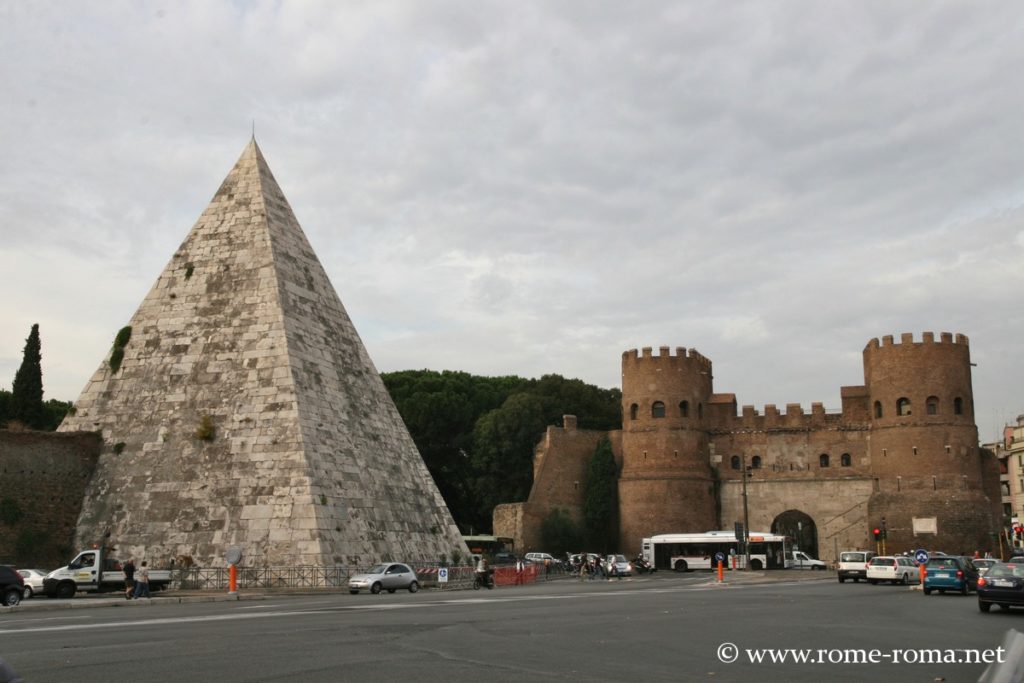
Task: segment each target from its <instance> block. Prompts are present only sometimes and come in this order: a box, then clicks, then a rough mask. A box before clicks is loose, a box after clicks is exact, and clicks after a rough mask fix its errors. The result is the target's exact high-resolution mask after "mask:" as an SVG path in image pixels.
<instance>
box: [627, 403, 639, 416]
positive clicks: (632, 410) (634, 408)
mask: <svg viewBox="0 0 1024 683" xmlns="http://www.w3.org/2000/svg"><path fill="white" fill-rule="evenodd" d="M638 410H640V406H638V405H637V404H635V403H634V404H633V405H631V406H630V407H629V419H630V420H635V419H636V413H637V411H638Z"/></svg>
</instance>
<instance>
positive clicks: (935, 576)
mask: <svg viewBox="0 0 1024 683" xmlns="http://www.w3.org/2000/svg"><path fill="white" fill-rule="evenodd" d="M978 576H979V574H978V568H977V567H975V566H974V562H972V561H971V558H969V557H958V556H955V555H947V556H945V557H941V556H940V557H933V558H931V559H929V560H928V564H926V565H925V575H924V594H925V595H931V592H932V591H933V590H937V591H939V592H940V593H945V592H946V591H956V592H958V593H960V594H961V595H967V594H968V593H970V592H971V591H972V590H976V589H977V588H978Z"/></svg>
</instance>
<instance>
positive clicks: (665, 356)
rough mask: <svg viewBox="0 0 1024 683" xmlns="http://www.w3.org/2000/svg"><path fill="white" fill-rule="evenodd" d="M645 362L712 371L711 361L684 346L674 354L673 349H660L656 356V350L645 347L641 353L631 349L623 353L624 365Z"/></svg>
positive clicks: (679, 347)
mask: <svg viewBox="0 0 1024 683" xmlns="http://www.w3.org/2000/svg"><path fill="white" fill-rule="evenodd" d="M644 362H647V363H649V362H655V363H670V364H673V365H688V366H695V367H697V368H698V369H701V370H710V368H711V359H710V358H707V357H706V356H703V355H701V354H700V353H699V352H698V351H697V349H687V348H685V347H682V346H677V347H676V348H675V353H672V349H671V348H670V347H668V346H661V347H658V355H657V356H655V355H654V349H653V348H652V347H650V346H645V347H643V348H642V349H640V350H639V351H637V349H630V350H629V351H624V352H623V353H622V363H623V365H625V364H626V363H630V364H634V363H644Z"/></svg>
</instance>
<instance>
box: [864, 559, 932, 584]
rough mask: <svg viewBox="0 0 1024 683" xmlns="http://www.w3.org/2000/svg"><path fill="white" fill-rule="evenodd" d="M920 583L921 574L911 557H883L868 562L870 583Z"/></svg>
mask: <svg viewBox="0 0 1024 683" xmlns="http://www.w3.org/2000/svg"><path fill="white" fill-rule="evenodd" d="M879 581H890V582H892V583H902V584H904V585H905V584H908V583H920V581H921V572H920V570H919V569H918V568H917V565H915V564H914V560H912V559H911V558H909V557H902V556H896V557H893V556H891V555H881V556H879V557H872V558H871V561H870V562H868V583H878V582H879Z"/></svg>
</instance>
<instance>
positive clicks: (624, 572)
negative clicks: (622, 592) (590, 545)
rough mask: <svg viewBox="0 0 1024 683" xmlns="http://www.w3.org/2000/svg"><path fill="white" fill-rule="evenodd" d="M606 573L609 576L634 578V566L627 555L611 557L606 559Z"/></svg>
mask: <svg viewBox="0 0 1024 683" xmlns="http://www.w3.org/2000/svg"><path fill="white" fill-rule="evenodd" d="M604 571H605V573H606V574H608V575H609V576H632V575H633V565H632V564H630V562H629V560H627V559H626V556H625V555H609V556H608V557H606V558H605V559H604Z"/></svg>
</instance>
